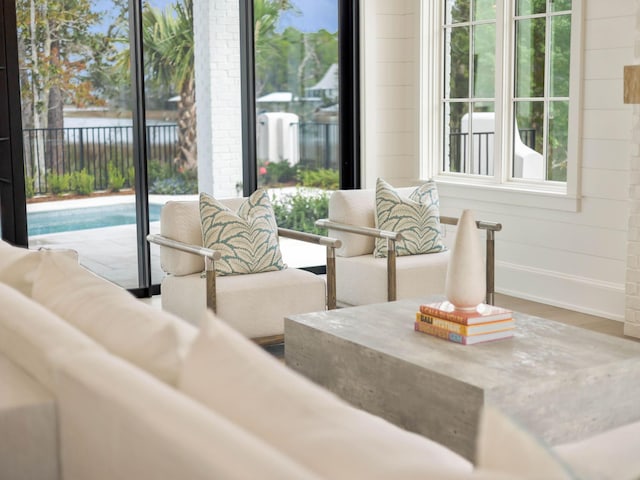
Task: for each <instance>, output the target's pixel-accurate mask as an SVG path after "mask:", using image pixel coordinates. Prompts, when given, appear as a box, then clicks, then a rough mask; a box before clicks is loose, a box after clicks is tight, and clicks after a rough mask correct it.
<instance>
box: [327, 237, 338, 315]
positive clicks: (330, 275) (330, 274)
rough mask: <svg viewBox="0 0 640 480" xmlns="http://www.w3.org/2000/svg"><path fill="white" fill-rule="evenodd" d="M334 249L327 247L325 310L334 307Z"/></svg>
mask: <svg viewBox="0 0 640 480" xmlns="http://www.w3.org/2000/svg"><path fill="white" fill-rule="evenodd" d="M336 301H337V300H336V249H335V248H333V247H329V246H328V247H327V310H334V309H335V308H336Z"/></svg>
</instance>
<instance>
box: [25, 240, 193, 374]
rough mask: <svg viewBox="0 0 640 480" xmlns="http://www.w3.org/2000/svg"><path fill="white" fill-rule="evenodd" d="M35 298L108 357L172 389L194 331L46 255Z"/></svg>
mask: <svg viewBox="0 0 640 480" xmlns="http://www.w3.org/2000/svg"><path fill="white" fill-rule="evenodd" d="M33 298H34V299H35V300H36V301H38V302H39V303H41V304H42V305H43V306H45V307H46V308H48V309H50V310H51V311H53V312H55V313H56V314H58V315H59V316H60V317H62V318H64V319H65V320H66V321H68V322H69V323H70V324H71V325H73V326H75V327H76V328H78V329H79V330H81V331H82V332H84V333H85V334H87V335H88V336H90V337H91V338H93V339H94V340H96V341H97V342H98V343H100V344H102V345H103V346H104V347H106V348H107V349H108V350H109V351H111V352H112V353H114V354H116V355H119V356H121V357H123V358H125V359H127V360H129V361H131V362H133V363H134V364H136V365H138V366H139V367H141V368H143V369H144V370H147V371H149V372H151V373H152V374H153V375H155V376H157V377H158V378H160V379H162V380H164V381H166V382H168V383H175V381H176V379H177V376H178V372H179V370H180V368H181V364H182V359H183V357H184V355H185V353H186V351H187V349H188V347H189V345H190V343H191V342H192V341H193V339H194V338H195V336H196V329H195V328H194V327H192V326H191V325H189V324H187V323H185V322H183V321H181V320H180V319H178V318H177V317H175V316H173V315H171V314H169V313H166V312H162V311H161V310H159V309H157V308H154V307H151V306H150V305H146V304H144V303H143V302H141V301H139V300H137V299H136V298H134V297H133V296H132V295H131V294H130V293H129V292H127V291H126V290H124V289H123V288H121V287H118V286H117V285H114V284H112V283H110V282H108V281H107V280H105V279H102V278H100V277H98V276H97V275H95V274H93V273H92V272H90V271H89V270H87V269H85V268H84V267H82V266H81V265H78V264H77V263H75V262H72V261H70V260H69V259H67V258H62V257H59V256H54V255H51V254H49V253H48V252H45V254H44V258H43V259H42V262H41V264H40V267H39V269H38V272H37V275H36V279H35V282H34V285H33Z"/></svg>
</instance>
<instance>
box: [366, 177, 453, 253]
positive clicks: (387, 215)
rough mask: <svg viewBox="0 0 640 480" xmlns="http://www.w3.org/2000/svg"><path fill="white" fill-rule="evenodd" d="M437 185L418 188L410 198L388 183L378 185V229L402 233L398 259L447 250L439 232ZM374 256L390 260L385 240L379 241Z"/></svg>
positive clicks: (381, 181) (397, 245)
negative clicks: (399, 257) (401, 256)
mask: <svg viewBox="0 0 640 480" xmlns="http://www.w3.org/2000/svg"><path fill="white" fill-rule="evenodd" d="M439 204H440V202H439V199H438V190H437V189H436V184H435V183H434V182H432V181H428V182H426V183H424V184H423V185H420V186H419V187H418V188H416V189H415V190H414V191H413V192H411V194H410V195H409V197H408V198H404V197H401V196H400V194H399V193H398V192H397V191H396V190H395V189H394V188H393V187H392V186H391V185H389V184H388V183H387V182H385V181H384V180H382V179H381V178H379V179H378V181H377V183H376V226H377V227H378V228H380V229H382V230H390V231H392V232H400V233H402V240H400V241H399V242H397V244H396V250H397V254H398V255H418V254H422V253H436V252H442V251H444V250H446V247H445V245H444V244H443V243H442V235H441V232H440V210H439ZM373 253H374V256H376V257H386V256H387V241H386V239H382V238H377V239H376V247H375V250H374V252H373Z"/></svg>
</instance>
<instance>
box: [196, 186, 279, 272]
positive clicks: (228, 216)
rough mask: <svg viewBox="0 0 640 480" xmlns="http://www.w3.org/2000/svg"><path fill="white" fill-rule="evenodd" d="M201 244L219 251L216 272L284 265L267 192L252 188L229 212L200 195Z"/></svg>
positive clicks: (262, 270)
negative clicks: (239, 203) (235, 210)
mask: <svg viewBox="0 0 640 480" xmlns="http://www.w3.org/2000/svg"><path fill="white" fill-rule="evenodd" d="M200 220H201V222H202V238H203V244H204V246H205V247H207V248H211V249H214V250H219V251H220V252H221V253H222V258H221V259H220V260H218V261H216V272H217V273H218V274H219V275H234V274H246V273H258V272H270V271H274V270H282V269H283V268H286V266H285V264H284V262H283V261H282V254H281V253H280V246H279V244H278V225H277V223H276V217H275V215H274V213H273V208H272V206H271V202H270V201H269V195H268V194H267V192H266V191H265V190H256V191H255V192H254V193H253V194H251V196H250V197H249V198H247V199H246V200H245V201H244V202H243V203H242V204H241V205H240V208H239V209H238V210H237V212H233V211H232V210H231V209H229V208H228V207H227V206H225V205H224V204H223V203H221V202H219V201H217V200H216V199H215V198H213V197H211V196H210V195H207V194H206V193H201V194H200Z"/></svg>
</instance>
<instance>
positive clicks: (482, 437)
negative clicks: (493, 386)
mask: <svg viewBox="0 0 640 480" xmlns="http://www.w3.org/2000/svg"><path fill="white" fill-rule="evenodd" d="M476 466H477V467H478V468H484V469H487V470H490V471H495V472H502V473H504V474H508V475H513V476H514V477H517V478H523V479H527V478H528V479H541V478H544V479H545V480H565V479H566V480H568V479H572V478H577V477H576V476H575V475H574V474H573V473H572V472H571V469H570V468H569V466H568V465H566V464H565V463H564V462H563V461H562V460H561V459H560V458H559V457H558V456H557V455H556V454H555V453H554V452H553V450H551V449H550V448H547V447H546V445H545V443H544V442H543V441H542V440H540V439H538V438H536V437H535V436H533V435H532V434H531V433H529V432H528V431H527V430H526V429H525V428H524V427H523V426H521V425H519V424H518V423H517V422H516V421H515V420H513V419H511V418H509V417H508V416H506V415H505V414H503V413H500V412H499V411H498V410H497V409H496V408H495V407H492V406H489V405H485V406H484V408H483V410H482V415H481V419H480V427H479V431H478V441H477V451H476Z"/></svg>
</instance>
